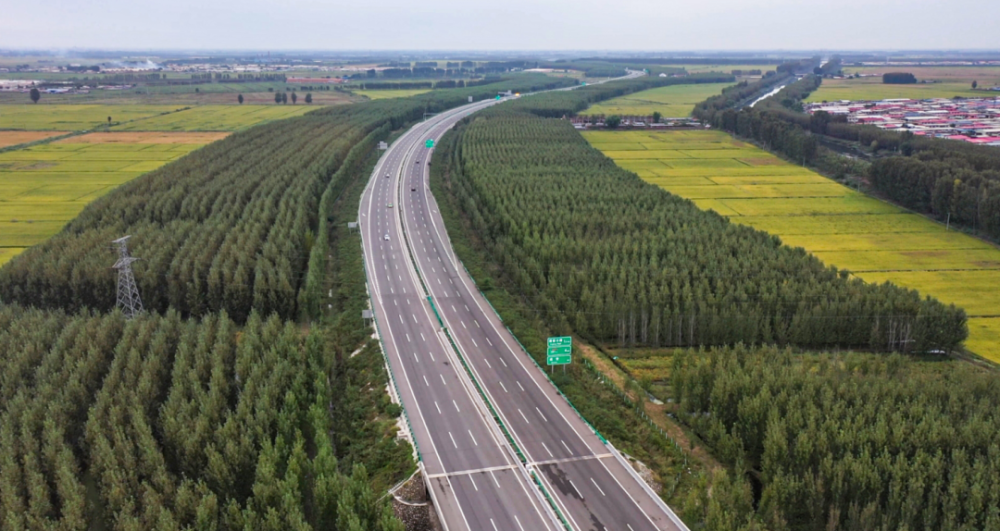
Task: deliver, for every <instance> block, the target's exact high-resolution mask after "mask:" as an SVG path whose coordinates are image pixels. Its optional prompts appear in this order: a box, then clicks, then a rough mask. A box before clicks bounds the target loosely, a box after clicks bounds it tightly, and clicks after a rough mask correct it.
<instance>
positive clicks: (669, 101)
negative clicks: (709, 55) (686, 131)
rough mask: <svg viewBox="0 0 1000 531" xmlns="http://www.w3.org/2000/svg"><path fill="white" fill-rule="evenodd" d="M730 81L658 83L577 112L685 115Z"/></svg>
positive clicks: (589, 113)
mask: <svg viewBox="0 0 1000 531" xmlns="http://www.w3.org/2000/svg"><path fill="white" fill-rule="evenodd" d="M730 85H732V83H698V84H690V85H671V86H668V87H658V88H654V89H649V90H643V91H641V92H635V93H633V94H628V95H626V96H619V97H617V98H613V99H610V100H608V101H605V102H602V103H599V104H597V105H592V106H591V107H590V108H588V109H587V110H585V111H583V112H582V113H580V114H583V115H588V116H591V115H598V114H604V115H611V114H620V115H627V116H649V115H652V114H653V112H657V111H658V112H659V113H660V114H662V115H663V116H665V117H668V118H686V117H688V116H691V111H693V110H694V106H695V105H697V104H698V103H700V102H702V101H705V100H706V99H708V98H709V97H710V96H714V95H716V94H719V93H721V92H722V89H724V88H726V87H728V86H730Z"/></svg>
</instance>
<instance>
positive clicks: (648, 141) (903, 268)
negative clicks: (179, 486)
mask: <svg viewBox="0 0 1000 531" xmlns="http://www.w3.org/2000/svg"><path fill="white" fill-rule="evenodd" d="M583 135H584V137H585V138H586V139H587V140H588V141H589V142H590V143H591V144H592V145H593V146H594V147H596V148H598V149H601V150H602V151H604V153H605V154H606V155H608V156H609V157H611V158H613V159H615V161H616V162H618V164H619V165H621V166H622V167H624V168H626V169H629V170H631V171H633V172H635V173H636V174H638V175H639V176H640V177H641V178H642V179H643V180H645V181H647V182H650V183H652V184H655V185H657V186H660V187H661V188H664V189H666V190H667V191H669V192H671V193H674V194H677V195H680V196H682V197H685V198H688V199H691V200H692V201H693V202H694V203H695V204H697V205H698V206H699V207H700V208H702V209H705V210H714V211H716V212H718V213H719V214H722V215H724V216H728V217H729V218H730V220H731V221H733V222H736V223H741V224H745V225H750V226H752V227H755V228H758V229H760V230H764V231H767V232H769V233H771V234H775V235H777V236H779V237H780V238H781V240H782V241H783V242H784V243H786V244H787V245H791V246H793V247H803V248H805V249H806V250H807V251H809V252H811V253H813V254H814V255H816V256H817V257H819V258H820V259H821V260H823V261H824V262H825V263H827V264H829V265H833V266H836V267H838V268H840V269H847V270H849V271H851V273H852V274H853V275H855V276H858V277H860V278H862V279H864V280H866V281H869V282H877V283H881V282H886V281H888V282H892V283H893V284H897V285H899V286H903V287H906V288H911V289H915V290H918V291H919V292H920V293H921V294H926V295H931V296H934V297H936V298H938V299H939V300H941V301H943V302H945V303H954V304H956V305H957V306H960V307H962V308H964V309H965V310H966V312H967V313H968V314H969V316H970V319H969V332H970V335H969V339H968V341H967V343H966V347H967V348H968V349H969V350H971V351H973V352H975V353H976V354H979V355H981V356H983V357H986V358H989V359H991V360H993V361H997V362H1000V309H998V308H1000V290H997V289H996V286H1000V249H998V248H997V247H995V246H993V245H991V244H988V243H986V242H984V241H982V240H979V239H976V238H973V237H971V236H968V235H965V234H962V233H959V232H954V231H946V230H945V227H944V226H942V225H941V224H939V223H936V222H934V221H932V220H929V219H927V218H925V217H923V216H920V215H917V214H913V213H909V212H907V211H905V210H903V209H901V208H898V207H896V206H894V205H891V204H889V203H885V202H883V201H879V200H877V199H873V198H871V197H868V196H866V195H864V194H861V193H859V192H856V191H854V190H852V189H850V188H847V187H845V186H842V185H840V184H838V183H835V182H834V181H831V180H829V179H826V178H824V177H822V176H820V175H817V174H815V173H813V172H811V171H809V170H807V169H805V168H801V167H799V166H796V165H793V164H790V163H787V162H785V161H783V160H781V159H779V158H777V157H775V156H773V155H771V154H769V153H767V152H765V151H762V150H760V149H758V148H756V147H754V146H751V145H748V144H745V143H743V142H740V141H737V140H735V139H733V138H732V137H730V136H729V135H727V134H725V133H722V132H718V131H663V132H638V131H622V132H608V131H594V132H585V133H583ZM625 363H626V365H628V366H629V367H630V368H631V366H632V365H630V364H637V365H636V367H635V370H636V371H638V372H636V374H639V373H640V372H641V371H642V367H643V365H642V364H641V363H640V362H639V361H635V362H633V361H629V360H626V361H625ZM642 363H645V362H642Z"/></svg>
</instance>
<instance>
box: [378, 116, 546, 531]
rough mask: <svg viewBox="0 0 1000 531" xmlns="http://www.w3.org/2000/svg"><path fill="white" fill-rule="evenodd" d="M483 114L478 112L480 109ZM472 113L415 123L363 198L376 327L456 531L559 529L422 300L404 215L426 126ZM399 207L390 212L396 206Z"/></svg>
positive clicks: (440, 505)
mask: <svg viewBox="0 0 1000 531" xmlns="http://www.w3.org/2000/svg"><path fill="white" fill-rule="evenodd" d="M474 108H475V107H474ZM468 112H470V110H469V109H461V110H457V111H453V112H451V113H443V114H442V115H439V116H437V117H434V118H433V119H431V120H429V121H428V122H423V123H420V124H418V125H416V126H414V127H413V128H412V129H411V130H410V131H409V132H407V134H405V135H404V136H403V137H401V138H400V139H399V140H398V141H396V142H395V143H394V144H393V145H392V146H391V147H390V148H389V150H388V151H387V152H386V153H385V154H384V155H383V157H382V159H381V160H380V161H379V163H378V165H377V166H376V168H375V173H374V174H373V176H372V179H371V181H370V182H369V185H368V187H367V188H366V190H365V192H364V195H363V196H362V201H361V209H360V212H359V222H360V227H361V233H362V240H363V249H364V255H365V267H366V270H367V276H368V289H369V293H370V295H371V300H372V305H373V310H374V312H375V318H376V321H377V323H378V330H379V334H380V336H381V340H382V346H383V348H384V349H385V352H386V356H387V358H388V359H389V362H390V367H391V371H392V375H393V379H394V381H395V385H396V387H397V389H398V392H399V395H400V399H401V401H402V403H403V407H404V408H405V410H406V412H407V415H408V418H409V420H410V426H411V427H412V435H413V438H414V440H415V441H416V445H417V449H418V451H419V452H420V457H421V466H422V468H423V471H424V477H425V480H426V481H427V486H428V489H429V490H430V491H431V495H432V497H433V501H434V503H435V508H436V509H437V510H438V512H439V515H440V516H441V517H442V519H443V521H444V524H445V525H446V526H447V528H448V529H449V530H452V531H454V530H464V529H473V530H479V529H482V530H491V531H492V530H497V531H500V530H507V529H509V530H518V531H520V530H524V531H533V530H555V529H557V523H556V521H555V519H554V518H555V517H554V515H553V513H552V511H551V509H549V508H548V506H547V505H546V504H545V502H544V500H543V499H542V498H541V497H540V496H539V493H538V491H537V489H536V488H535V487H534V486H533V485H531V482H530V478H528V476H527V474H526V472H525V471H524V470H523V468H522V467H520V466H519V465H520V463H519V461H518V460H517V458H516V456H514V455H513V454H512V453H511V451H510V449H509V448H508V446H507V445H506V444H505V443H504V442H503V441H502V440H501V437H502V434H500V433H499V432H498V429H497V426H496V425H495V423H494V422H493V421H492V419H488V418H487V417H486V416H485V415H484V414H483V404H482V402H481V400H480V399H478V398H477V397H476V396H474V394H473V393H474V392H475V391H474V389H471V388H470V385H471V383H470V382H469V381H468V377H467V376H466V375H465V374H464V373H461V372H459V371H463V370H464V369H462V367H461V366H460V365H458V361H457V360H456V359H455V354H454V350H453V349H452V348H451V347H450V346H449V345H448V343H447V340H446V339H445V338H444V337H443V334H442V333H441V328H440V326H438V325H437V319H436V318H435V317H434V315H433V313H432V310H431V308H430V305H429V303H428V301H427V299H426V296H425V295H423V293H422V290H421V288H420V284H419V280H418V279H417V277H416V274H415V271H414V270H413V267H412V262H411V261H410V259H409V255H408V253H407V251H406V250H405V248H404V247H403V245H404V244H403V233H402V227H401V224H400V222H399V216H398V215H396V211H397V210H396V209H398V206H397V205H394V204H393V203H396V201H397V200H396V199H395V197H396V195H397V188H398V184H399V179H400V176H401V175H402V173H403V171H402V170H404V169H408V168H405V164H407V163H409V164H413V162H410V161H409V158H408V157H407V155H409V154H411V153H412V150H413V149H415V148H416V147H417V146H420V148H421V149H422V148H423V145H424V141H425V136H426V134H425V133H426V130H427V129H428V128H429V127H431V126H432V125H433V124H435V123H437V122H439V121H443V122H445V123H450V124H453V123H454V121H455V120H457V119H458V118H457V117H459V116H462V115H464V114H466V113H468ZM390 204H392V206H390Z"/></svg>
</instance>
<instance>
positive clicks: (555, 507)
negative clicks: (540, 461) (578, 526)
mask: <svg viewBox="0 0 1000 531" xmlns="http://www.w3.org/2000/svg"><path fill="white" fill-rule="evenodd" d="M531 479H533V480H535V486H537V487H538V490H540V491H542V494H544V495H545V499H546V500H548V502H549V505H550V506H552V510H553V511H555V513H556V516H558V517H559V521H560V522H562V525H563V527H565V528H566V529H568V530H569V531H573V528H572V527H571V526H570V525H569V522H567V521H566V517H565V516H563V514H562V511H560V510H559V506H558V505H556V501H555V500H553V499H552V496H551V495H549V491H548V490H547V489H546V488H545V485H542V481H541V480H540V479H538V474H536V473H535V471H534V470H532V471H531Z"/></svg>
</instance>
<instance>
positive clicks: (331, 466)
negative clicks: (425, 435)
mask: <svg viewBox="0 0 1000 531" xmlns="http://www.w3.org/2000/svg"><path fill="white" fill-rule="evenodd" d="M0 344H2V345H4V347H3V351H2V356H0V363H2V364H3V365H2V367H3V369H4V372H3V374H4V375H5V378H4V380H3V382H2V385H3V386H2V392H3V397H2V401H0V523H2V524H0V526H2V527H3V528H4V529H78V530H85V529H90V528H92V526H93V525H107V526H108V528H109V529H120V530H130V529H185V528H192V529H193V528H197V529H274V530H287V529H300V530H306V529H332V530H343V531H347V530H351V531H361V530H384V531H397V530H401V529H402V526H401V524H400V523H399V521H398V520H396V519H395V518H394V517H393V515H392V511H391V508H390V507H389V505H388V504H387V503H386V502H385V500H382V499H381V498H380V496H378V495H376V494H375V492H373V490H372V487H371V484H370V481H369V478H368V476H367V472H366V471H365V469H364V466H362V465H360V464H357V463H355V464H354V467H353V470H351V469H350V467H348V470H347V471H346V472H345V471H344V470H342V468H343V467H342V466H341V465H340V464H338V459H337V455H336V452H335V448H334V446H333V443H332V439H331V436H330V434H331V432H332V431H333V422H334V419H332V418H331V415H330V408H331V404H332V403H334V401H335V400H334V397H333V396H332V393H331V389H330V386H329V382H330V381H331V377H332V376H333V375H332V373H331V370H332V368H331V367H329V363H328V360H326V359H325V358H324V356H325V354H324V350H325V348H326V345H325V344H324V339H323V338H322V337H320V335H319V333H313V334H310V335H308V336H306V337H304V338H303V336H302V335H301V334H300V332H299V330H298V328H297V327H296V326H294V325H293V324H291V323H282V322H281V321H280V320H279V319H278V318H277V317H276V316H272V317H271V318H270V319H267V320H264V319H261V318H260V317H258V314H256V313H253V314H251V315H250V317H249V319H248V321H247V323H246V326H245V327H243V328H242V329H240V328H239V327H238V326H237V325H236V323H235V322H233V321H232V320H231V319H229V318H228V317H227V316H226V315H225V314H209V315H207V316H205V317H204V318H203V319H201V320H193V319H192V320H182V319H181V318H180V317H179V315H178V314H177V312H173V311H171V312H168V313H167V314H166V315H165V316H162V317H160V316H155V315H148V314H147V315H144V316H142V317H140V318H137V319H135V320H133V321H130V322H126V321H125V320H124V319H123V318H122V316H121V315H120V314H118V313H117V312H116V313H112V314H106V315H97V314H92V313H82V314H78V315H72V316H71V315H67V314H64V313H62V312H49V311H40V310H24V309H22V308H19V307H16V306H5V307H3V308H0ZM88 483H91V484H92V485H94V487H92V488H93V489H95V490H94V492H96V493H97V494H98V495H99V499H98V500H89V501H88V499H87V498H88V487H87V484H88Z"/></svg>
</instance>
